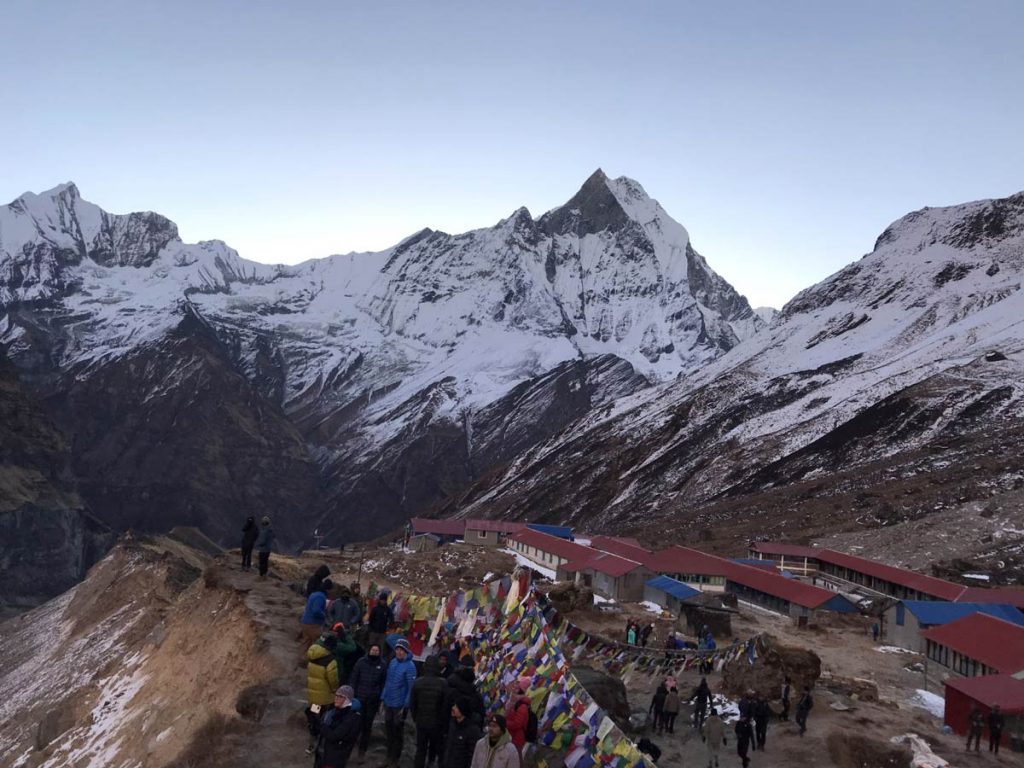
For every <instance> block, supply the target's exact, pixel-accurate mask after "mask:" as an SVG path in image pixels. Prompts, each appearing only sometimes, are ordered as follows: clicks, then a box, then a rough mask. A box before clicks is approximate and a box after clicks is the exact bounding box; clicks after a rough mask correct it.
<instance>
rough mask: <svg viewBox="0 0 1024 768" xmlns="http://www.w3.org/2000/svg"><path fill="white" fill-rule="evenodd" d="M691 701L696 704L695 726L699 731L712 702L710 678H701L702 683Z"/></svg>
mask: <svg viewBox="0 0 1024 768" xmlns="http://www.w3.org/2000/svg"><path fill="white" fill-rule="evenodd" d="M689 702H690V703H691V704H694V708H693V727H694V728H696V729H697V730H698V731H699V730H700V727H701V726H702V725H703V724H704V715H705V713H706V712H707V711H708V704H710V703H711V688H710V687H709V686H708V679H707V678H706V677H702V678H701V679H700V685H698V686H697V687H696V689H694V691H693V694H691V696H690V698H689Z"/></svg>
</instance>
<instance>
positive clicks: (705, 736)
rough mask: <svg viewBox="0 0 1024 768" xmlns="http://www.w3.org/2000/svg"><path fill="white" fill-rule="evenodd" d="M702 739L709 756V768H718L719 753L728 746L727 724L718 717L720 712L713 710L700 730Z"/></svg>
mask: <svg viewBox="0 0 1024 768" xmlns="http://www.w3.org/2000/svg"><path fill="white" fill-rule="evenodd" d="M700 737H701V740H703V742H704V749H705V750H706V751H707V755H708V768H718V753H719V752H721V751H722V747H724V746H727V745H728V741H726V738H725V723H723V722H722V718H720V717H719V716H718V710H717V709H715V708H714V707H712V708H711V715H710V716H709V717H708V719H707V720H705V721H704V726H703V727H702V728H701V729H700Z"/></svg>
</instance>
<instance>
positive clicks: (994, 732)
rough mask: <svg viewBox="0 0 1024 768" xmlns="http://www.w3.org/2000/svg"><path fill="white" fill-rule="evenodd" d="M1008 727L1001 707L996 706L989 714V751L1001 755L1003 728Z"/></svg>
mask: <svg viewBox="0 0 1024 768" xmlns="http://www.w3.org/2000/svg"><path fill="white" fill-rule="evenodd" d="M1005 725H1006V718H1005V717H1003V712H1002V710H1000V709H999V705H998V704H995V705H993V707H992V711H991V712H989V713H988V751H989V752H994V753H995V754H997V755H998V754H999V742H1000V741H1002V740H1003V726H1005Z"/></svg>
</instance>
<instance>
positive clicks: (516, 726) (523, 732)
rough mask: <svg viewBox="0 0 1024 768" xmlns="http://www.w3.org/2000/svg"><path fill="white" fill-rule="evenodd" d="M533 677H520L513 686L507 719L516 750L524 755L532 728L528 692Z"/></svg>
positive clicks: (510, 736)
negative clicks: (530, 728)
mask: <svg viewBox="0 0 1024 768" xmlns="http://www.w3.org/2000/svg"><path fill="white" fill-rule="evenodd" d="M532 682H533V678H532V677H525V676H524V677H520V678H518V679H517V680H516V681H515V682H514V683H513V684H512V695H511V696H509V704H508V710H507V711H506V712H505V718H506V720H507V724H508V735H509V738H510V739H512V743H513V744H515V745H516V749H517V750H519V753H520V754H522V752H523V747H525V746H526V742H527V740H528V739H527V731H528V730H529V726H530V698H529V697H528V696H527V695H526V692H527V691H529V690H530V684H531V683H532Z"/></svg>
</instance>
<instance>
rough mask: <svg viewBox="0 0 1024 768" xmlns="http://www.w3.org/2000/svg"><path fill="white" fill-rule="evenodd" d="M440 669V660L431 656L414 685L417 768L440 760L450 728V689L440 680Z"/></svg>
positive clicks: (411, 708) (411, 707)
mask: <svg viewBox="0 0 1024 768" xmlns="http://www.w3.org/2000/svg"><path fill="white" fill-rule="evenodd" d="M439 668H440V665H439V664H438V663H437V657H436V656H430V657H429V658H427V660H426V661H425V662H423V674H422V675H421V676H420V677H417V678H416V682H414V683H413V684H412V698H411V699H410V702H409V714H410V715H412V721H413V722H414V723H415V724H416V756H415V757H414V758H413V765H414V766H415V768H423V766H425V765H426V764H427V763H428V762H430V763H433V762H434V761H435V760H437V758H438V755H439V748H440V746H441V741H442V729H444V728H446V727H447V726H448V720H449V717H450V716H449V713H448V712H446V711H445V708H444V704H445V700H446V699H447V695H446V694H447V693H448V686H447V684H446V683H445V681H444V680H442V679H441V677H440V675H439Z"/></svg>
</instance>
